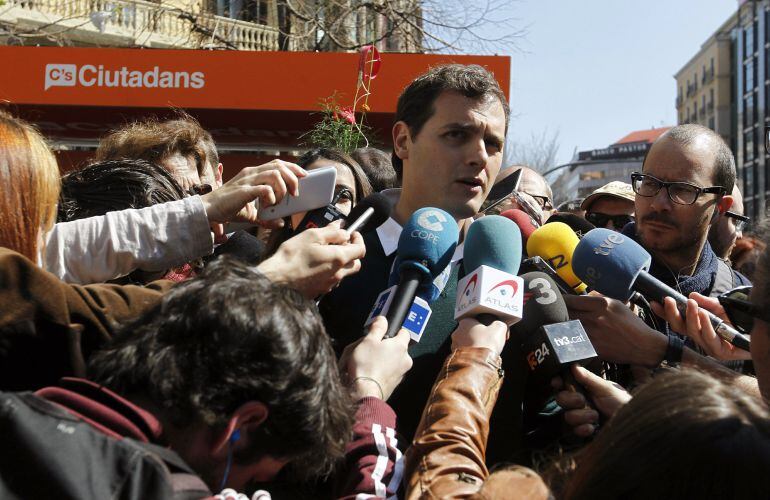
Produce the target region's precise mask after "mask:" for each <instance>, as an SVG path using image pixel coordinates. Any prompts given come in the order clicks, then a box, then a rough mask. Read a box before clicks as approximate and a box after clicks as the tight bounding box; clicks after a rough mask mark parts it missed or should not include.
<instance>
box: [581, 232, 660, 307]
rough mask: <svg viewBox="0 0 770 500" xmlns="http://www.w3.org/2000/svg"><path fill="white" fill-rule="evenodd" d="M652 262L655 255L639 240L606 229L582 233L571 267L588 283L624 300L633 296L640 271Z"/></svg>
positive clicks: (596, 288) (646, 268)
mask: <svg viewBox="0 0 770 500" xmlns="http://www.w3.org/2000/svg"><path fill="white" fill-rule="evenodd" d="M651 264H652V257H651V256H650V254H649V253H647V251H646V250H645V249H644V248H642V246H641V245H640V244H639V243H637V242H635V241H634V240H632V239H631V238H629V237H628V236H626V235H624V234H621V233H618V232H615V231H611V230H609V229H604V228H596V229H594V230H592V231H590V232H589V233H588V234H586V235H585V236H583V239H582V240H580V243H579V244H578V246H577V247H576V248H575V253H574V255H573V256H572V268H573V270H574V271H575V274H576V275H577V276H578V277H579V278H580V279H581V280H582V281H583V282H584V283H585V284H587V285H588V286H589V287H591V288H593V289H594V290H596V291H597V292H599V293H601V294H603V295H606V296H607V297H611V298H613V299H618V300H622V301H623V302H625V301H627V300H629V299H630V298H631V295H633V293H634V290H633V288H632V287H633V286H634V282H635V281H636V278H637V277H638V276H639V273H640V272H642V271H648V270H649V269H650V265H651Z"/></svg>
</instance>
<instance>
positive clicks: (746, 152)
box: [743, 130, 756, 182]
mask: <svg viewBox="0 0 770 500" xmlns="http://www.w3.org/2000/svg"><path fill="white" fill-rule="evenodd" d="M755 146H756V144H755V141H754V130H751V131H750V132H748V133H746V134H744V135H743V160H744V161H745V162H747V163H748V162H750V161H753V160H754V156H755V149H756V147H755ZM749 170H750V169H747V170H746V171H747V172H748V171H749ZM752 175H753V174H752ZM752 182H753V180H752Z"/></svg>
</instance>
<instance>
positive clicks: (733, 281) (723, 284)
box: [708, 258, 738, 297]
mask: <svg viewBox="0 0 770 500" xmlns="http://www.w3.org/2000/svg"><path fill="white" fill-rule="evenodd" d="M736 286H738V279H737V277H736V275H735V271H734V270H733V268H732V267H730V264H728V263H727V262H726V261H724V260H722V259H720V258H717V272H716V276H714V284H713V285H711V290H710V291H709V293H708V295H709V297H717V296H719V295H722V294H723V293H725V292H728V291H730V290H732V289H733V288H735V287H736Z"/></svg>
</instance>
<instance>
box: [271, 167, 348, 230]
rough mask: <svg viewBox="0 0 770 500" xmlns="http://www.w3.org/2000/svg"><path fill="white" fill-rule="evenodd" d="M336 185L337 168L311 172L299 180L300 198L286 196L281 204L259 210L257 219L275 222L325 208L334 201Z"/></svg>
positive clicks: (319, 169)
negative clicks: (282, 218) (274, 220)
mask: <svg viewBox="0 0 770 500" xmlns="http://www.w3.org/2000/svg"><path fill="white" fill-rule="evenodd" d="M336 185H337V169H336V168H334V167H324V168H318V169H315V170H310V171H309V172H308V173H307V175H306V176H305V177H302V178H301V179H300V180H299V196H291V195H286V196H284V197H283V200H281V202H280V203H277V204H275V205H272V206H269V207H265V208H261V209H259V214H258V215H257V217H258V218H259V220H273V219H279V218H281V217H286V216H289V215H291V214H296V213H297V212H307V211H308V210H315V209H316V208H321V207H324V206H326V205H328V204H329V203H331V202H332V200H333V199H334V187H335V186H336Z"/></svg>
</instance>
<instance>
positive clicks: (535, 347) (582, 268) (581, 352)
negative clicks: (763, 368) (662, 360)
mask: <svg viewBox="0 0 770 500" xmlns="http://www.w3.org/2000/svg"><path fill="white" fill-rule="evenodd" d="M390 207H391V205H390V202H389V201H388V200H387V199H386V198H385V197H384V196H383V195H379V194H375V195H372V196H370V197H368V198H366V199H364V200H363V201H362V202H360V203H359V204H358V205H357V206H356V207H355V208H354V210H353V212H351V214H350V215H349V216H348V218H347V221H348V222H347V226H346V227H347V228H348V229H349V230H351V231H352V230H355V229H362V228H363V230H367V229H371V228H376V227H378V226H379V225H380V224H382V223H383V222H384V221H385V220H386V219H387V218H388V217H389V216H390ZM327 213H328V209H327V210H326V211H324V209H319V211H318V214H327ZM318 214H317V215H318ZM323 217H326V215H321V216H320V217H316V219H320V218H323ZM336 218H339V217H336ZM307 219H308V218H307V217H306V220H307ZM326 219H332V220H333V218H329V217H326ZM330 221H331V220H328V221H326V220H325V221H324V222H325V223H328V222H330ZM324 225H325V224H324ZM459 236H460V232H459V229H458V226H457V224H456V223H455V221H454V219H453V218H452V216H451V215H449V214H448V213H447V212H445V211H443V210H441V209H439V208H433V207H425V208H422V209H420V210H417V211H416V212H414V214H412V216H411V217H410V219H409V220H408V221H407V222H406V224H404V226H403V230H402V232H401V236H400V238H399V241H398V249H397V253H396V258H395V261H394V264H393V268H392V272H391V276H390V282H389V287H388V288H387V289H386V290H384V291H383V292H382V293H380V295H379V296H378V297H377V300H376V301H375V304H374V305H373V308H372V310H371V313H370V314H369V318H368V319H367V323H366V324H369V323H371V322H372V321H373V320H374V318H375V317H376V316H379V315H383V316H385V317H386V318H387V320H388V330H387V332H386V337H392V336H395V335H396V333H397V332H398V331H399V329H400V328H405V329H407V330H408V331H409V333H410V336H411V338H412V341H414V342H419V341H420V338H421V336H422V334H423V332H424V331H425V329H426V326H427V324H428V322H429V321H430V315H431V309H430V304H431V303H432V302H434V301H435V300H436V299H437V298H438V297H439V295H440V293H441V291H442V290H443V288H444V285H445V284H446V282H447V281H448V279H449V275H450V273H451V266H450V263H451V262H452V260H453V256H454V255H455V253H456V249H457V246H458V240H459ZM651 262H652V258H651V256H650V254H649V253H648V252H647V251H646V250H644V249H643V248H642V247H641V245H639V244H638V243H637V242H636V241H634V240H633V239H631V238H629V237H628V236H625V235H623V234H621V233H618V232H614V231H611V230H608V229H602V228H595V227H594V226H592V225H591V224H590V223H589V222H587V221H586V220H585V219H583V218H581V217H578V216H576V215H572V214H556V215H554V216H552V217H551V218H550V219H549V220H548V222H547V223H546V224H544V225H542V226H540V225H539V224H538V223H537V222H536V221H534V220H533V219H532V218H531V217H530V216H529V215H528V214H526V213H525V212H523V211H521V210H517V209H512V210H508V211H505V212H503V213H502V214H501V215H487V216H484V217H481V218H479V219H477V220H475V221H474V222H473V223H472V224H471V225H470V228H469V229H468V231H467V234H466V236H465V239H464V242H463V258H462V267H461V273H460V274H459V276H460V279H459V281H458V283H457V302H456V306H455V319H457V320H459V319H462V318H467V317H475V318H477V319H478V320H479V321H480V322H482V323H485V324H490V323H491V322H492V321H494V320H499V321H503V322H504V323H506V324H508V325H509V326H510V327H511V338H512V340H513V341H515V342H519V343H520V344H521V345H522V346H523V347H524V349H523V352H524V353H525V356H526V362H527V365H528V366H529V368H530V370H531V374H530V375H531V376H533V377H535V378H537V379H543V380H545V379H550V378H552V377H553V376H556V375H561V376H563V377H564V379H565V381H567V382H569V381H570V380H571V379H572V377H571V375H570V370H569V366H570V365H571V364H572V363H578V362H581V363H582V362H586V361H588V360H591V359H593V358H595V357H596V356H597V354H596V352H595V350H594V348H593V346H592V345H591V341H590V339H589V337H588V335H587V333H586V331H585V330H584V328H583V326H582V325H581V323H580V321H577V320H572V321H570V319H569V314H568V311H567V307H566V304H565V301H564V297H563V295H565V294H576V295H582V294H585V293H587V292H588V291H591V290H594V291H596V292H599V293H601V294H602V295H605V296H607V297H609V298H613V299H617V300H621V301H623V302H629V301H630V302H634V303H639V302H641V303H648V302H649V301H656V302H661V303H662V302H663V299H664V298H665V297H671V298H673V299H674V301H675V302H676V303H677V306H678V307H679V309H680V311H681V312H682V313H683V314H684V311H685V308H686V303H687V299H686V297H684V296H683V295H682V294H680V293H679V292H677V291H676V290H674V289H672V288H671V287H669V286H667V285H665V284H664V283H662V282H661V281H659V280H658V279H656V278H654V277H653V276H652V275H651V274H650V273H649V272H648V271H649V269H650V265H651ZM710 318H711V322H712V324H713V326H714V328H715V331H716V332H717V333H718V334H719V335H720V336H721V337H722V338H723V339H725V340H727V341H728V342H731V343H732V344H733V345H735V346H736V347H739V348H742V349H745V350H748V349H749V339H748V338H747V337H746V336H744V335H742V334H741V333H739V332H738V331H737V330H735V329H734V328H732V327H731V326H730V325H728V324H726V323H724V322H723V321H722V320H721V319H719V318H718V317H716V316H714V315H711V314H710Z"/></svg>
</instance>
